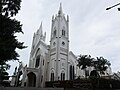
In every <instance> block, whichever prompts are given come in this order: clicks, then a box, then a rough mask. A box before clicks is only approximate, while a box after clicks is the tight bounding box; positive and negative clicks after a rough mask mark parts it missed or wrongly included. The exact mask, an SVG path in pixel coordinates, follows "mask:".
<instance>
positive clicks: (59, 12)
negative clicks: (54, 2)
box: [58, 3, 63, 15]
mask: <svg viewBox="0 0 120 90" xmlns="http://www.w3.org/2000/svg"><path fill="white" fill-rule="evenodd" d="M62 14H63V12H62V3H60V8H59V11H58V15H62Z"/></svg>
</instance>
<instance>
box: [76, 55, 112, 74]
mask: <svg viewBox="0 0 120 90" xmlns="http://www.w3.org/2000/svg"><path fill="white" fill-rule="evenodd" d="M77 61H78V64H77V66H78V67H79V68H81V69H83V70H85V69H86V68H87V67H90V66H92V67H94V68H95V71H97V72H100V74H101V75H102V74H105V73H104V71H106V69H107V68H108V66H110V65H111V64H110V62H109V61H108V60H107V59H105V58H103V57H97V58H96V59H95V58H92V57H91V56H90V55H80V56H79V57H78V59H77ZM93 74H94V73H93Z"/></svg>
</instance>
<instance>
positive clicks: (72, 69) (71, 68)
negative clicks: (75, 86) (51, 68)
mask: <svg viewBox="0 0 120 90" xmlns="http://www.w3.org/2000/svg"><path fill="white" fill-rule="evenodd" d="M74 72H75V71H74V66H72V65H70V80H73V79H74V77H75V73H74Z"/></svg>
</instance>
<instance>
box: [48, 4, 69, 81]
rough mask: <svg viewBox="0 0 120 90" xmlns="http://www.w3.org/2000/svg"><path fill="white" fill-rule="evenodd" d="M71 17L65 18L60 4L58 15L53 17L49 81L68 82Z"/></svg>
mask: <svg viewBox="0 0 120 90" xmlns="http://www.w3.org/2000/svg"><path fill="white" fill-rule="evenodd" d="M68 55H69V17H68V16H67V18H66V17H65V15H64V13H63V11H62V5H61V4H60V7H59V11H58V14H57V15H56V16H55V17H54V16H52V25H51V39H50V68H49V69H50V73H49V80H50V81H57V80H68V57H69V56H68Z"/></svg>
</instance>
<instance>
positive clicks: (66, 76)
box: [22, 5, 91, 87]
mask: <svg viewBox="0 0 120 90" xmlns="http://www.w3.org/2000/svg"><path fill="white" fill-rule="evenodd" d="M45 39H46V33H44V34H43V30H42V23H41V25H40V27H39V29H38V30H37V32H36V33H34V36H33V42H32V47H31V52H30V59H29V66H25V67H24V69H23V79H22V86H23V87H24V86H28V87H44V86H45V82H46V81H57V80H73V79H75V78H76V77H77V76H79V75H80V76H81V77H84V76H85V74H84V71H83V70H80V69H79V68H78V67H77V66H76V65H77V57H76V56H75V55H74V54H73V52H72V51H69V16H67V17H65V15H64V13H63V11H62V6H61V5H60V8H59V11H58V14H57V16H55V17H54V16H53V17H52V25H51V37H50V45H47V44H46V43H45ZM90 70H91V69H90Z"/></svg>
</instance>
